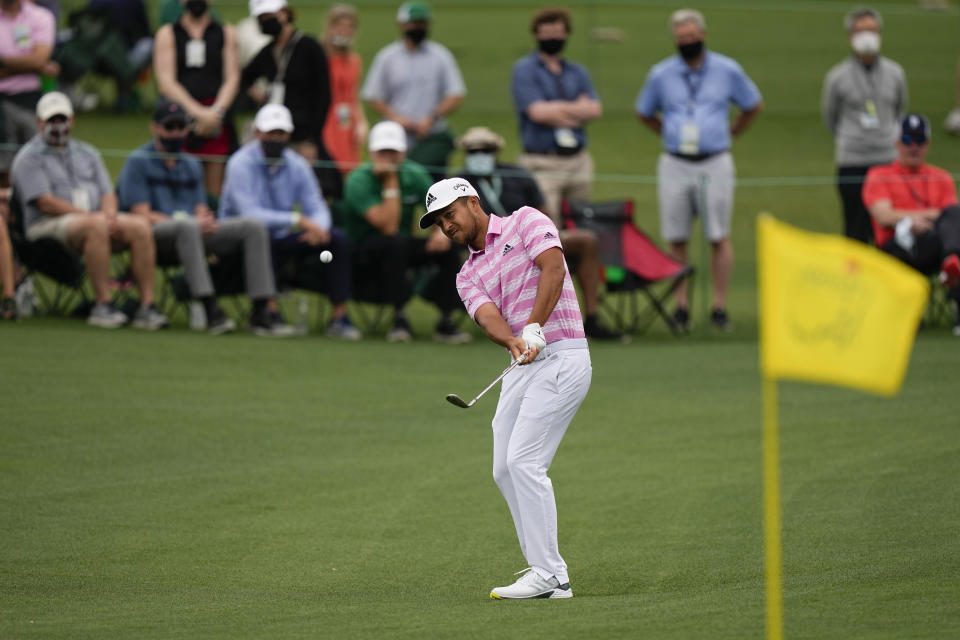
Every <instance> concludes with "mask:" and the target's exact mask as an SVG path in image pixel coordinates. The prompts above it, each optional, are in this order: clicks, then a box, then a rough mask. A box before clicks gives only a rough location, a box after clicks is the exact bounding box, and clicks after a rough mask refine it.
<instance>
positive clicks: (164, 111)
mask: <svg viewBox="0 0 960 640" xmlns="http://www.w3.org/2000/svg"><path fill="white" fill-rule="evenodd" d="M171 120H182V121H183V122H186V121H187V112H186V111H184V110H183V107H181V106H180V105H179V104H177V103H176V102H173V101H172V100H167V99H166V98H161V99H160V100H157V105H156V106H155V107H154V108H153V121H154V122H156V123H157V124H164V123H166V122H169V121H171Z"/></svg>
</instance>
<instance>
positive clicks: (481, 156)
mask: <svg viewBox="0 0 960 640" xmlns="http://www.w3.org/2000/svg"><path fill="white" fill-rule="evenodd" d="M464 164H465V165H466V166H465V168H466V170H467V173H472V174H473V175H475V176H489V175H490V174H492V173H493V169H494V168H495V167H496V166H497V156H495V155H494V154H492V153H468V154H467V159H466V162H464Z"/></svg>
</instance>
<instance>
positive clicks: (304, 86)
mask: <svg viewBox="0 0 960 640" xmlns="http://www.w3.org/2000/svg"><path fill="white" fill-rule="evenodd" d="M250 14H251V15H252V16H253V17H255V18H256V19H257V21H258V22H259V23H260V30H261V31H262V32H263V33H264V34H265V35H268V36H271V37H272V38H273V40H272V42H271V43H270V44H269V45H267V46H265V47H264V48H263V49H261V50H260V52H259V53H258V54H257V55H256V56H255V57H254V59H253V61H251V62H250V64H248V65H247V66H246V67H245V68H244V70H243V76H242V81H241V85H242V87H243V90H244V91H245V92H247V94H248V95H249V96H250V97H251V98H253V100H254V102H255V103H256V104H257V105H262V104H265V103H270V104H282V105H284V106H286V107H287V108H288V109H289V110H290V113H291V114H293V135H292V136H291V138H290V142H291V147H292V148H293V149H294V151H296V152H297V153H299V154H300V155H302V156H303V157H304V158H306V160H307V162H308V163H310V165H311V166H313V167H315V171H316V174H317V179H318V180H319V181H320V187H321V189H322V191H323V194H324V195H325V196H326V197H327V198H330V199H332V200H335V199H337V198H339V197H340V195H341V194H342V192H343V180H342V178H341V176H340V172H339V171H337V169H336V167H335V166H334V165H333V163H332V161H331V160H330V154H329V153H328V152H327V148H326V147H325V146H324V143H323V124H324V123H325V122H326V121H327V112H328V110H329V109H330V66H329V64H328V62H327V56H326V54H325V53H324V51H323V46H321V45H320V43H319V42H317V40H316V39H315V38H314V37H313V36H311V35H308V34H306V33H304V32H302V31H300V30H298V29H297V28H296V26H295V25H294V13H293V9H291V8H290V7H288V6H287V1H286V0H250ZM260 78H265V79H266V80H267V81H268V82H269V83H270V85H269V87H270V89H269V92H264V91H263V90H262V89H259V88H258V87H257V86H255V84H254V83H255V82H256V81H257V80H258V79H260Z"/></svg>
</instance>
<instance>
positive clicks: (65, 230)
mask: <svg viewBox="0 0 960 640" xmlns="http://www.w3.org/2000/svg"><path fill="white" fill-rule="evenodd" d="M72 128H73V107H72V106H71V105H70V99H69V98H67V96H65V95H64V94H62V93H60V92H57V91H54V92H52V93H48V94H46V95H45V96H43V97H42V98H41V99H40V101H39V102H38V103H37V129H38V130H40V133H38V134H37V135H36V136H34V137H33V138H32V139H31V140H30V141H29V142H28V143H27V144H26V145H24V146H23V148H21V149H20V151H19V152H17V155H16V157H14V159H13V168H12V171H11V176H12V182H13V185H14V193H15V196H16V197H18V198H20V202H21V204H22V205H23V218H24V219H23V226H24V229H25V235H26V237H27V240H30V241H34V240H38V239H40V238H53V239H54V240H56V241H58V242H59V243H60V244H62V245H63V246H65V247H66V248H67V249H68V250H70V251H72V252H74V253H77V254H79V255H82V256H83V258H84V260H85V262H86V266H87V275H88V276H89V277H90V282H91V284H92V285H93V291H94V296H95V303H96V304H95V305H94V307H93V309H92V310H91V311H90V315H89V317H88V318H87V322H88V323H90V324H91V325H94V326H98V327H104V328H108V329H113V328H116V327H119V326H122V325H124V324H126V323H127V321H128V320H129V319H128V318H127V316H126V314H124V313H123V312H121V311H119V310H117V309H116V308H115V307H114V306H113V304H111V302H110V292H109V289H108V285H107V282H108V278H109V271H110V253H111V250H117V251H122V250H126V249H129V250H130V268H131V271H132V273H133V279H134V281H135V283H136V285H137V288H138V289H139V290H140V308H139V309H137V311H136V313H135V314H134V316H133V326H134V327H137V328H139V329H160V328H163V327H166V326H168V325H169V321H168V320H167V318H166V316H164V315H163V314H162V313H160V312H159V311H158V310H157V308H156V306H154V304H153V299H154V295H153V294H154V289H153V287H154V276H155V274H154V270H155V268H156V249H155V248H154V244H153V233H152V232H151V231H150V225H149V224H148V223H147V221H146V220H144V219H143V218H141V217H138V216H131V215H127V214H124V213H119V212H118V211H117V196H116V194H115V193H114V192H113V185H112V184H111V183H110V176H109V174H108V173H107V168H106V166H104V164H103V160H102V159H101V158H100V154H99V153H98V152H97V150H96V149H95V148H93V147H92V146H91V145H89V144H86V143H83V142H79V141H76V140H72V139H71V138H70V131H71V130H72Z"/></svg>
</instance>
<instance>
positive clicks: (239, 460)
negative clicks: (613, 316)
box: [0, 320, 960, 639]
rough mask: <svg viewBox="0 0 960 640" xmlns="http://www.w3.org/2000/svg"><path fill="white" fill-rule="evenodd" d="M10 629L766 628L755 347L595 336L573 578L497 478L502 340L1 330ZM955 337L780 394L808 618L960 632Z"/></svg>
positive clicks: (797, 574) (574, 466) (789, 563)
mask: <svg viewBox="0 0 960 640" xmlns="http://www.w3.org/2000/svg"><path fill="white" fill-rule="evenodd" d="M0 340H2V343H3V345H4V347H3V349H2V350H0V371H3V372H4V374H3V377H2V379H3V397H4V418H3V429H2V430H0V486H2V487H3V491H2V492H0V539H2V540H3V544H2V545H0V637H4V638H41V637H50V638H52V637H57V638H64V637H78V638H113V637H116V638H121V637H138V638H177V637H182V638H197V637H203V638H233V637H282V638H296V637H304V638H307V637H310V638H315V637H327V638H347V637H350V638H354V637H356V638H363V637H371V638H373V637H391V638H393V637H398V638H434V637H436V638H444V637H445V638H462V637H477V638H488V637H489V638H503V637H508V638H509V637H527V636H528V635H529V633H530V632H531V629H533V628H536V629H537V630H538V633H540V634H544V635H553V636H563V637H590V638H623V637H648V638H698V637H699V638H705V637H709V638H732V639H740V638H759V637H762V633H763V588H762V584H763V582H762V533H761V515H762V511H761V474H760V464H761V458H760V401H759V398H758V396H759V393H758V390H759V380H758V376H757V367H756V362H757V354H756V348H755V345H754V344H753V343H752V342H750V341H741V340H733V341H696V340H694V341H689V342H680V341H673V342H667V341H662V342H656V341H654V342H652V343H649V344H635V345H634V346H632V347H630V348H629V349H624V348H622V347H619V346H613V345H597V346H595V347H594V348H593V360H594V380H593V387H592V390H591V393H590V395H589V397H588V399H587V401H586V402H585V403H584V405H583V408H582V410H581V412H580V414H579V415H578V417H577V418H576V420H575V422H574V425H573V427H572V428H571V430H570V432H569V433H568V435H567V437H566V439H565V441H564V443H563V445H562V447H561V449H560V452H559V454H558V456H557V459H556V461H555V465H554V469H553V471H552V473H551V475H552V477H553V480H554V483H555V487H556V491H557V495H558V499H559V512H560V525H561V528H560V540H561V545H562V551H563V553H564V555H565V558H566V559H567V561H568V563H569V565H570V567H571V575H572V580H573V587H574V589H575V592H576V598H574V599H573V600H571V601H568V602H563V603H560V602H556V603H552V602H549V601H543V602H528V603H504V602H492V601H489V600H487V599H486V598H487V592H488V590H489V589H490V588H491V587H493V586H496V585H498V584H501V583H506V582H508V581H509V580H510V578H511V576H510V574H511V572H512V571H516V570H518V569H520V568H522V566H523V559H522V557H521V555H520V553H519V549H518V545H517V542H516V540H515V535H514V533H513V527H512V524H511V522H510V519H509V515H508V513H507V509H506V506H505V504H504V503H503V500H502V498H501V497H500V495H499V493H498V491H497V489H496V486H495V485H494V483H493V480H492V478H491V476H490V444H491V438H490V431H489V420H490V417H491V415H492V413H493V409H494V406H495V402H496V398H495V395H494V396H491V397H488V398H484V399H483V400H481V402H480V403H479V404H478V405H477V406H476V407H475V408H473V409H471V410H469V411H463V410H459V409H456V408H454V407H451V406H449V405H448V404H447V403H446V402H444V401H443V396H444V395H445V394H446V393H449V392H456V393H459V394H461V395H464V396H466V397H472V394H473V393H475V392H476V391H479V390H480V389H481V388H482V387H483V386H484V385H485V384H486V383H487V381H488V380H490V379H491V378H492V377H493V376H494V375H495V374H496V373H497V371H498V370H499V368H500V367H501V366H502V365H504V363H505V358H504V356H503V355H502V354H500V353H499V352H498V351H497V350H496V349H494V348H492V347H490V346H488V345H485V344H482V343H480V344H474V345H470V346H466V347H462V348H452V347H442V346H435V345H432V344H428V343H422V344H416V345H385V344H383V343H381V342H380V341H379V340H367V341H364V342H361V343H359V344H342V343H338V342H334V341H329V340H325V339H319V338H309V339H302V340H290V341H280V342H278V341H270V340H258V339H254V338H252V337H248V336H226V337H223V338H220V339H212V338H209V337H207V336H204V335H197V334H192V333H189V332H186V331H167V332H162V333H157V334H143V333H138V332H135V331H133V330H121V331H117V332H106V331H101V330H95V329H88V328H86V327H84V326H82V325H79V324H78V323H76V322H70V321H66V320H35V321H31V322H29V323H26V322H24V323H21V325H20V326H16V327H14V326H10V325H0ZM956 350H957V347H956V343H955V340H954V339H953V338H952V337H951V336H948V335H945V334H943V333H937V332H926V333H924V334H922V336H921V338H920V340H919V342H918V345H917V347H916V351H915V353H914V357H913V360H912V363H911V369H910V372H909V375H908V377H907V380H906V384H905V388H904V390H903V392H902V394H901V395H900V396H898V397H896V398H894V399H885V400H881V399H877V398H874V397H872V396H868V395H864V394H860V393H856V392H852V391H845V390H837V389H830V388H821V387H813V386H802V385H792V384H788V385H783V388H782V392H781V396H782V410H781V422H782V448H783V473H782V475H783V510H784V527H785V528H784V549H785V581H784V582H785V594H786V598H785V607H786V628H787V631H788V636H789V637H792V638H905V637H923V638H946V637H950V636H951V634H952V633H953V632H955V631H956V629H957V628H958V627H960V610H958V605H957V602H958V597H960V589H958V585H957V581H956V576H957V572H958V570H960V566H958V564H960V562H958V558H960V543H958V541H957V540H958V539H957V537H956V531H957V529H958V527H960V513H958V510H957V506H956V505H957V501H958V499H960V495H958V490H957V484H956V482H955V480H956V469H957V468H958V464H960V448H958V445H957V440H956V426H957V412H956V407H952V406H948V404H949V400H948V399H950V398H953V397H955V395H956V390H957V385H956V378H955V376H953V375H951V374H950V373H949V372H950V371H952V370H955V368H956Z"/></svg>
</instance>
